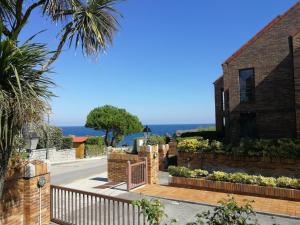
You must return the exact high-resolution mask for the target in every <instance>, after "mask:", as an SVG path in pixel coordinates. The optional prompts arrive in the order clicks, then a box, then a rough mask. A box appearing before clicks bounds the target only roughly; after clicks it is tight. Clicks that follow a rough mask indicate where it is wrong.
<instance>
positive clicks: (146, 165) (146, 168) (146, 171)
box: [145, 157, 149, 184]
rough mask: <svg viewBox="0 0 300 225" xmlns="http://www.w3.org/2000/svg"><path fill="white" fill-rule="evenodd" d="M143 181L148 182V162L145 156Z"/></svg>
mask: <svg viewBox="0 0 300 225" xmlns="http://www.w3.org/2000/svg"><path fill="white" fill-rule="evenodd" d="M145 177H146V178H145V183H146V184H148V182H149V181H148V162H147V157H146V158H145Z"/></svg>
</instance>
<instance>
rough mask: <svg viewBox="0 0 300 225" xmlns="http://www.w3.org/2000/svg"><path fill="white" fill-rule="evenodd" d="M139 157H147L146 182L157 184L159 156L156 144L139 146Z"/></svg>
mask: <svg viewBox="0 0 300 225" xmlns="http://www.w3.org/2000/svg"><path fill="white" fill-rule="evenodd" d="M139 157H143V158H145V157H146V158H147V175H148V184H158V183H159V181H158V172H159V161H158V159H159V156H158V146H157V145H155V146H150V145H148V146H141V148H140V151H139Z"/></svg>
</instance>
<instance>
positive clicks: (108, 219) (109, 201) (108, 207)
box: [107, 199, 110, 225]
mask: <svg viewBox="0 0 300 225" xmlns="http://www.w3.org/2000/svg"><path fill="white" fill-rule="evenodd" d="M107 211H108V225H110V199H108V210H107Z"/></svg>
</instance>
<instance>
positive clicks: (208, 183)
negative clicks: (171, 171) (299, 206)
mask: <svg viewBox="0 0 300 225" xmlns="http://www.w3.org/2000/svg"><path fill="white" fill-rule="evenodd" d="M169 184H170V185H171V186H176V187H184V188H193V189H204V190H211V191H219V192H226V193H232V194H245V195H253V196H260V197H267V198H277V199H285V200H292V201H300V190H297V189H286V188H278V187H265V186H258V185H251V184H237V183H229V182H222V181H212V180H206V179H201V178H199V179H193V178H185V177H173V176H170V180H169Z"/></svg>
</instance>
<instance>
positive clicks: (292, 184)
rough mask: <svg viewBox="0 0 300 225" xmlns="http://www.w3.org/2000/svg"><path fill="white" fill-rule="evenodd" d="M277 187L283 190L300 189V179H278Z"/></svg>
mask: <svg viewBox="0 0 300 225" xmlns="http://www.w3.org/2000/svg"><path fill="white" fill-rule="evenodd" d="M276 185H277V186H278V187H282V188H300V179H293V178H290V177H278V178H277V179H276Z"/></svg>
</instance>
